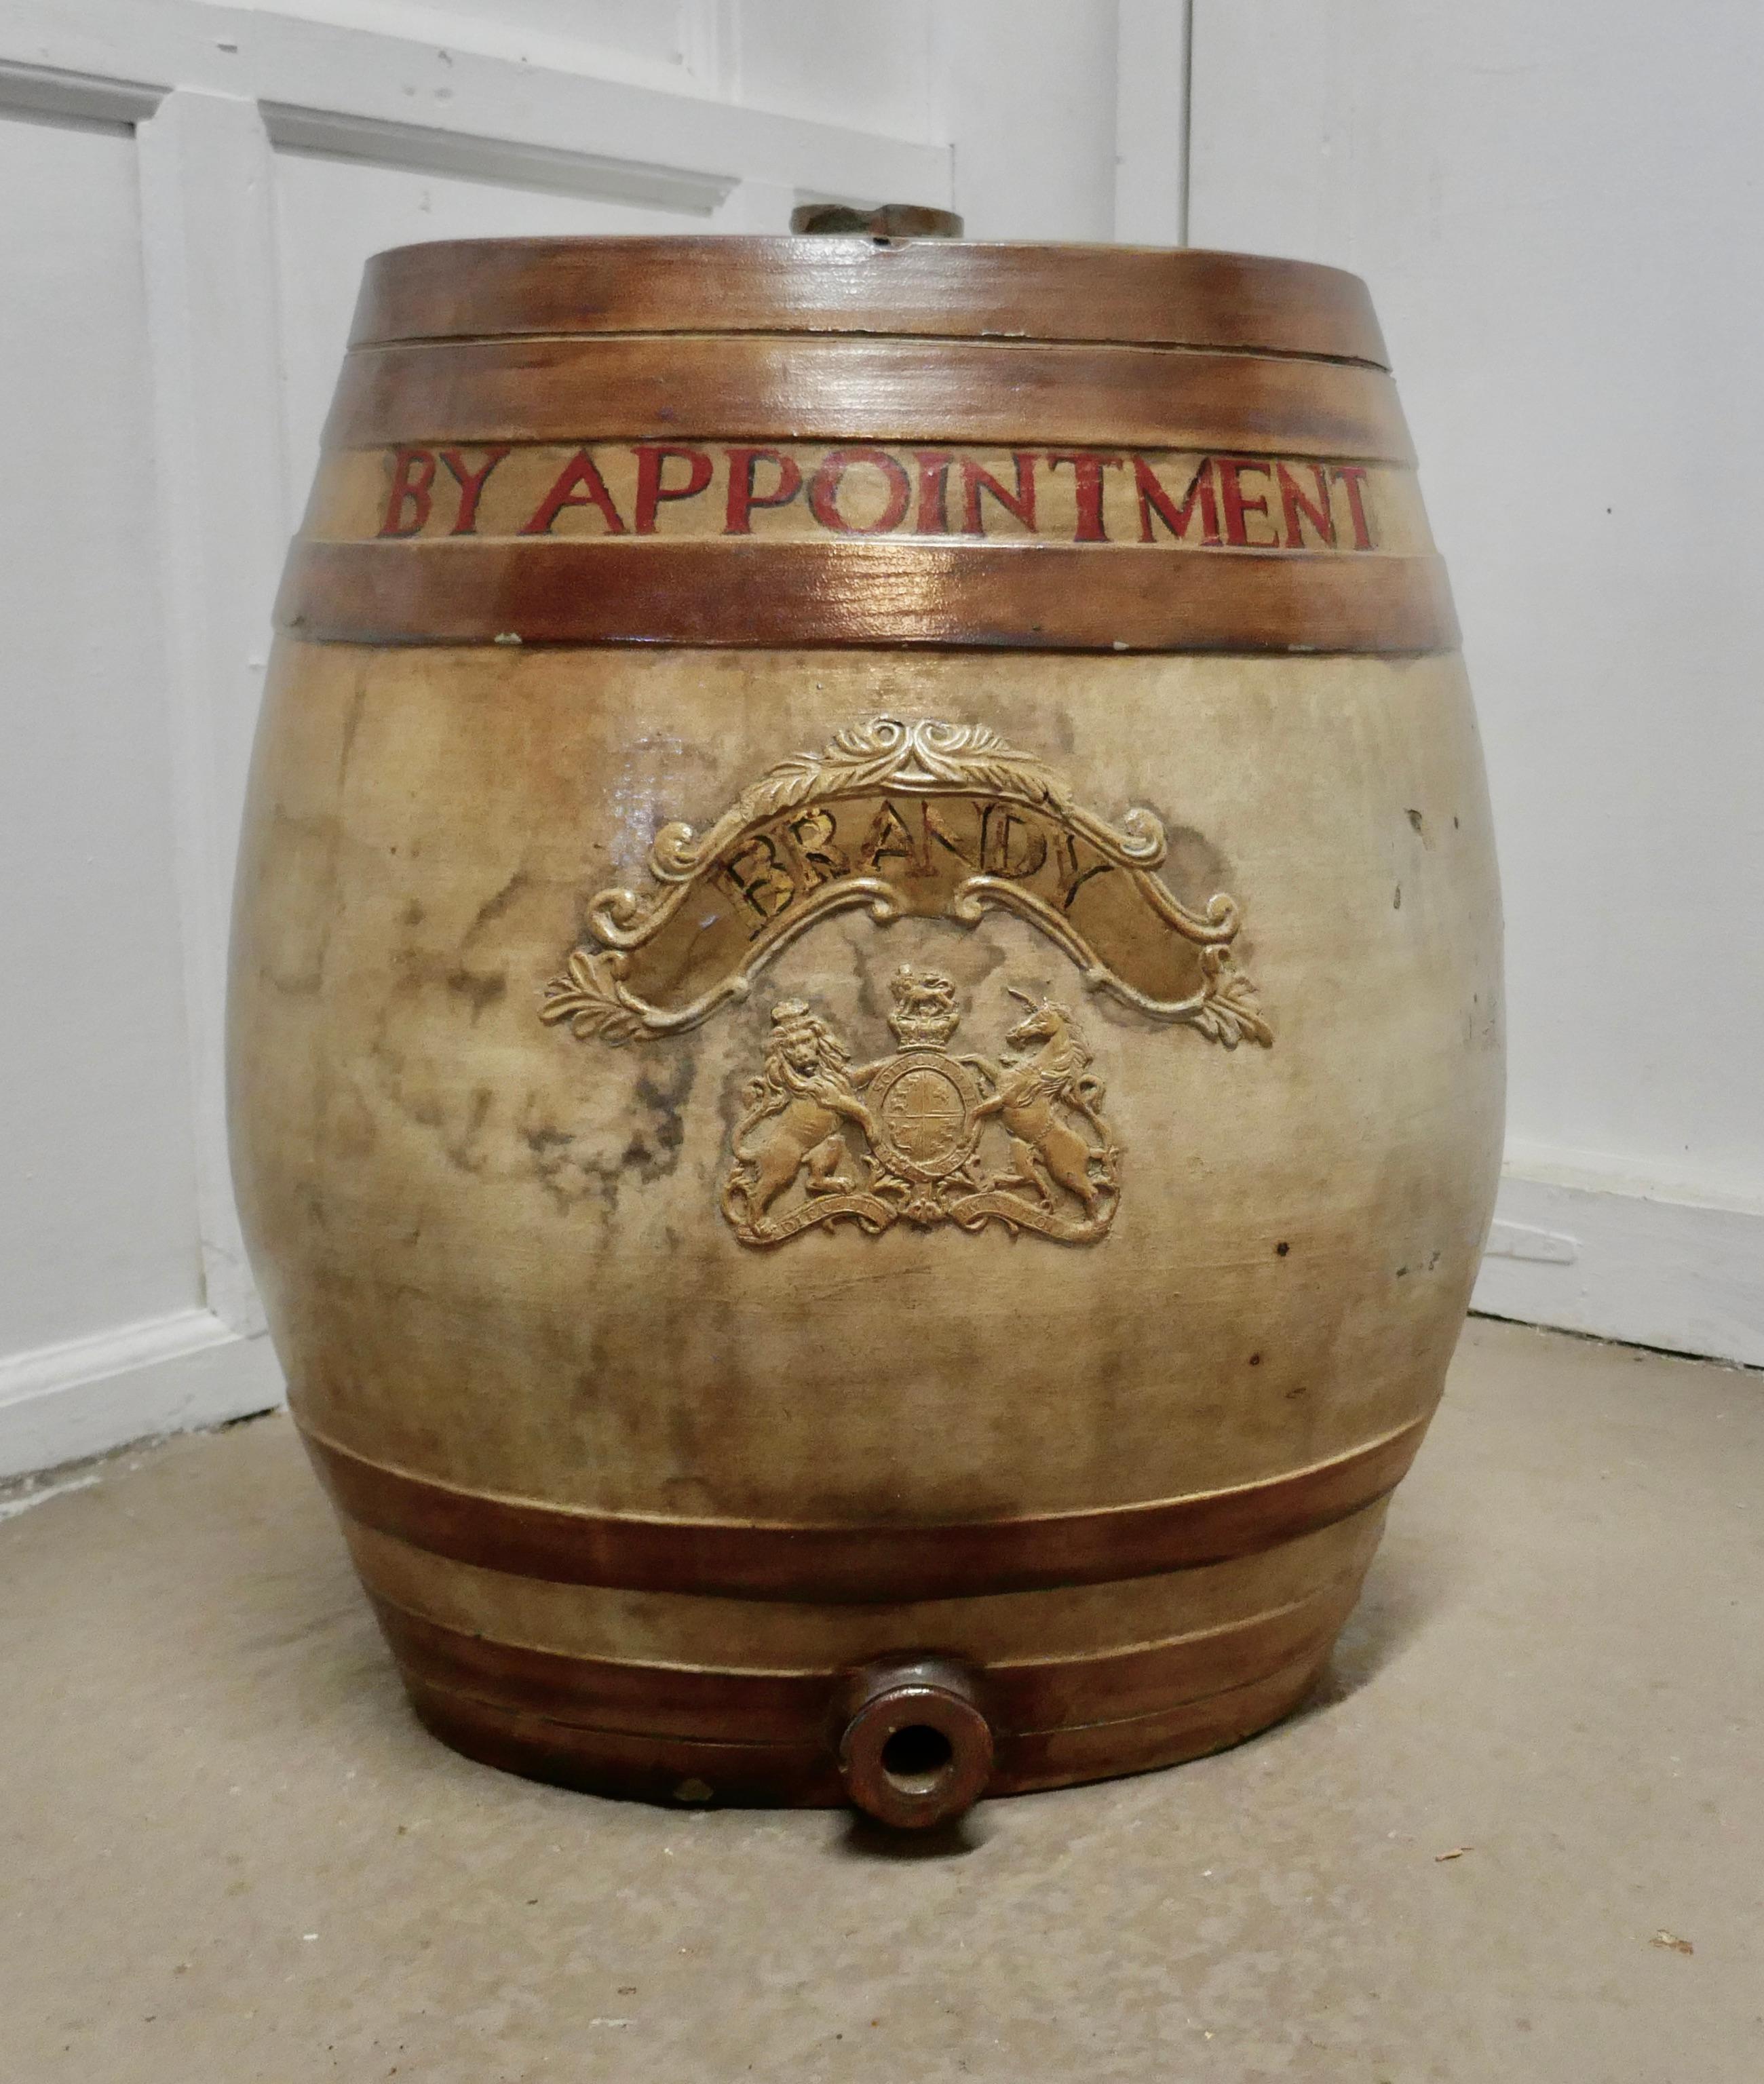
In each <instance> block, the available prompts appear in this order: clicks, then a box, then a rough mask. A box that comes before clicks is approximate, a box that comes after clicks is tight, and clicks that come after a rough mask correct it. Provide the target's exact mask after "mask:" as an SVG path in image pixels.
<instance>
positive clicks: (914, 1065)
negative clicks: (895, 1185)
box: [870, 1049, 981, 1180]
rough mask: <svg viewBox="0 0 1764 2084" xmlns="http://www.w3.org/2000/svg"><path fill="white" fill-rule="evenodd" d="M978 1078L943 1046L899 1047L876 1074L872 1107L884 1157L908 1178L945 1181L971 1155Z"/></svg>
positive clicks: (975, 1133) (976, 1133)
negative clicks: (925, 1047) (901, 1048)
mask: <svg viewBox="0 0 1764 2084" xmlns="http://www.w3.org/2000/svg"><path fill="white" fill-rule="evenodd" d="M980 1099H981V1091H980V1086H979V1083H978V1082H977V1080H976V1078H974V1075H973V1072H971V1071H970V1070H969V1069H968V1067H967V1066H966V1065H965V1064H959V1063H957V1062H956V1059H955V1058H954V1057H948V1056H946V1055H945V1054H944V1053H943V1051H942V1050H941V1049H903V1050H902V1051H901V1053H900V1054H899V1055H898V1056H897V1057H893V1058H892V1059H891V1060H890V1061H888V1063H886V1064H884V1065H883V1067H882V1069H881V1070H880V1071H878V1072H877V1073H876V1078H875V1079H874V1081H873V1082H872V1083H871V1088H870V1112H871V1117H872V1119H873V1120H874V1121H875V1123H876V1127H877V1129H878V1130H879V1131H880V1142H881V1145H882V1156H883V1157H884V1158H885V1159H886V1161H887V1162H888V1164H889V1166H890V1167H893V1169H894V1170H895V1171H897V1172H899V1173H900V1174H901V1175H903V1176H904V1177H905V1178H907V1179H910V1180H944V1179H947V1178H948V1176H949V1175H950V1174H951V1173H952V1172H956V1171H960V1169H961V1167H963V1166H964V1165H965V1164H966V1163H967V1162H968V1160H969V1158H971V1157H972V1156H973V1152H974V1146H975V1144H976V1143H977V1141H978V1139H979V1129H980V1125H979V1123H978V1121H977V1120H976V1119H975V1110H976V1108H977V1107H978V1106H979V1104H980Z"/></svg>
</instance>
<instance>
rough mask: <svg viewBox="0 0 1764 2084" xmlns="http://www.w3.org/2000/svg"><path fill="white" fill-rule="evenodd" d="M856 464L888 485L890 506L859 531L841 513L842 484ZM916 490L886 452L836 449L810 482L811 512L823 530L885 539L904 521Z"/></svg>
mask: <svg viewBox="0 0 1764 2084" xmlns="http://www.w3.org/2000/svg"><path fill="white" fill-rule="evenodd" d="M853 464H869V465H870V466H871V468H874V469H876V470H879V471H880V472H881V473H882V475H883V477H884V478H885V479H886V480H887V481H888V502H887V504H886V505H885V506H884V507H883V509H882V511H881V513H880V515H879V516H878V517H877V518H876V519H875V520H874V521H871V522H870V523H868V524H867V526H865V527H859V526H858V524H857V523H855V522H854V521H848V520H846V518H845V516H844V515H842V513H841V512H840V511H839V481H840V480H841V479H842V477H844V476H845V474H846V472H847V471H848V470H849V469H850V468H851V466H852V465H853ZM912 497H913V487H912V485H911V482H910V480H909V479H908V477H907V475H906V472H905V470H904V469H903V468H901V465H900V464H898V463H897V462H896V461H895V460H894V458H893V456H891V455H889V454H888V451H887V450H886V449H835V450H834V451H833V454H832V455H830V456H829V457H828V458H827V459H826V460H825V462H824V463H823V464H821V468H820V469H819V470H817V471H816V472H815V474H814V476H813V477H812V478H811V479H810V480H809V481H808V510H809V512H810V513H811V514H812V515H814V517H815V519H816V520H817V521H818V522H819V523H821V527H823V528H831V529H833V531H834V532H836V533H837V534H839V535H842V536H885V535H887V533H888V531H889V530H890V529H891V528H898V527H900V525H901V520H902V519H904V517H905V513H906V509H907V506H908V503H909V502H910V500H911V498H912Z"/></svg>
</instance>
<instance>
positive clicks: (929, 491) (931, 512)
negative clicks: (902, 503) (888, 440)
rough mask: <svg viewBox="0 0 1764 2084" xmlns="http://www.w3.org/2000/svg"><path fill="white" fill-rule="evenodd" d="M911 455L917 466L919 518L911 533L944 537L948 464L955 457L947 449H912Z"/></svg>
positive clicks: (947, 529)
mask: <svg viewBox="0 0 1764 2084" xmlns="http://www.w3.org/2000/svg"><path fill="white" fill-rule="evenodd" d="M913 454H914V461H915V462H916V463H917V464H918V522H917V523H915V524H914V531H913V532H914V534H915V535H918V536H947V535H948V533H949V513H948V507H947V506H946V504H945V497H944V495H945V494H946V493H947V492H948V486H949V466H950V465H951V464H952V463H953V462H954V461H955V458H954V457H953V456H952V455H951V454H950V452H949V451H948V449H915V450H914V452H913Z"/></svg>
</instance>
